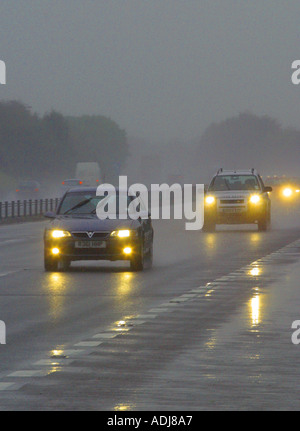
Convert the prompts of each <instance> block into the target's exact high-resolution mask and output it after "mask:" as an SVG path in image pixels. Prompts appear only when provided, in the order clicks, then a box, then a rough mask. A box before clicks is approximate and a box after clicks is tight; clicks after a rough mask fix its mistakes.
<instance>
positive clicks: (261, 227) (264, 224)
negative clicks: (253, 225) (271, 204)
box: [258, 214, 269, 232]
mask: <svg viewBox="0 0 300 431" xmlns="http://www.w3.org/2000/svg"><path fill="white" fill-rule="evenodd" d="M268 225H269V216H268V214H265V215H264V216H263V217H262V218H261V219H260V220H258V231H259V232H265V231H266V230H268Z"/></svg>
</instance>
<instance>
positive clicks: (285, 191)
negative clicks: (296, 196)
mask: <svg viewBox="0 0 300 431" xmlns="http://www.w3.org/2000/svg"><path fill="white" fill-rule="evenodd" d="M292 193H293V191H292V189H290V188H289V187H286V188H285V189H283V192H282V194H283V196H285V197H286V198H289V197H290V196H291V195H292Z"/></svg>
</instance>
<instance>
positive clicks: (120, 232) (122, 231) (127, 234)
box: [110, 229, 137, 238]
mask: <svg viewBox="0 0 300 431" xmlns="http://www.w3.org/2000/svg"><path fill="white" fill-rule="evenodd" d="M136 235H137V232H136V231H132V230H129V229H120V230H114V231H113V232H112V233H111V234H110V236H117V237H119V238H129V237H130V236H136Z"/></svg>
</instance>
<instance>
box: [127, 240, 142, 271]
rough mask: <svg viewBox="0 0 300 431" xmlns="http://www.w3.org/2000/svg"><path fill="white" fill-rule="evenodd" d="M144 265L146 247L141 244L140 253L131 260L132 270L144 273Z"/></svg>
mask: <svg viewBox="0 0 300 431" xmlns="http://www.w3.org/2000/svg"><path fill="white" fill-rule="evenodd" d="M144 265H145V259H144V247H143V244H141V245H140V247H139V251H138V252H137V253H136V254H135V255H134V257H132V258H131V259H130V269H131V271H143V269H144Z"/></svg>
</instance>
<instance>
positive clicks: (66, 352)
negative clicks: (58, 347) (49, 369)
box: [53, 349, 85, 359]
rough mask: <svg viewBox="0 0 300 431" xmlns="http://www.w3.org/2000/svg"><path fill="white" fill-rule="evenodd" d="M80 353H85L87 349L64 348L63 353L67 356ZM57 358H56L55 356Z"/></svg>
mask: <svg viewBox="0 0 300 431" xmlns="http://www.w3.org/2000/svg"><path fill="white" fill-rule="evenodd" d="M80 353H85V350H82V349H69V350H64V351H63V354H64V355H66V356H73V355H74V356H76V355H79V354H80ZM53 359H56V358H53Z"/></svg>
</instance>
